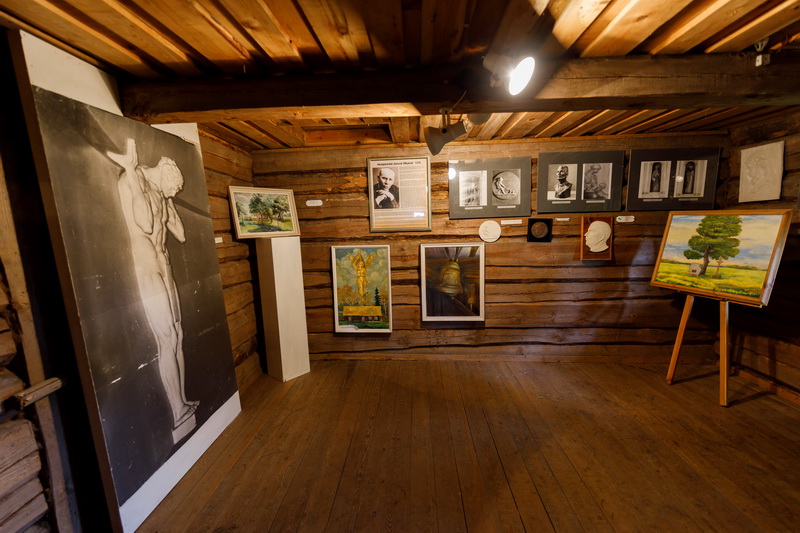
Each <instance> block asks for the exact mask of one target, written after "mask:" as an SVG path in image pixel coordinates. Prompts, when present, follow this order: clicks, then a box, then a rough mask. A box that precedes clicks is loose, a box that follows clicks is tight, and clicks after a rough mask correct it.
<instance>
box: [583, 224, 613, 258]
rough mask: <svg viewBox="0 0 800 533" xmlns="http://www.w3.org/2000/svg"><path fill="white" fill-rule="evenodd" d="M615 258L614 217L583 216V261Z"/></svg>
mask: <svg viewBox="0 0 800 533" xmlns="http://www.w3.org/2000/svg"><path fill="white" fill-rule="evenodd" d="M613 258H614V217H581V261H610V260H611V259H613Z"/></svg>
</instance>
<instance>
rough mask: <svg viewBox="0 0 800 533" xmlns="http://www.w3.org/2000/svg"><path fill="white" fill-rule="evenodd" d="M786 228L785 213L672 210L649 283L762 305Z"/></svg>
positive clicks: (764, 301) (777, 259)
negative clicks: (675, 211)
mask: <svg viewBox="0 0 800 533" xmlns="http://www.w3.org/2000/svg"><path fill="white" fill-rule="evenodd" d="M787 231H788V214H787V213H785V212H778V213H774V212H770V213H769V214H761V213H759V212H757V211H749V212H724V211H722V212H715V213H714V214H696V213H695V214H676V213H673V214H672V215H671V216H670V220H669V222H668V230H667V233H666V235H665V237H664V242H663V243H662V250H661V255H660V257H659V260H658V263H657V264H656V270H655V272H654V274H653V279H652V283H653V284H654V285H660V286H664V287H668V288H675V289H677V290H684V291H686V292H697V293H699V294H705V295H710V296H714V297H719V298H722V299H728V300H732V301H735V300H740V301H743V302H746V303H761V304H765V303H766V300H767V299H768V297H769V289H770V288H771V285H772V277H774V274H775V270H776V268H775V267H776V266H777V262H778V261H779V260H780V251H782V248H783V243H784V241H785V239H786V233H787ZM776 252H777V253H776Z"/></svg>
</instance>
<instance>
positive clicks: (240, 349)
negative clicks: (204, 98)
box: [200, 128, 261, 389]
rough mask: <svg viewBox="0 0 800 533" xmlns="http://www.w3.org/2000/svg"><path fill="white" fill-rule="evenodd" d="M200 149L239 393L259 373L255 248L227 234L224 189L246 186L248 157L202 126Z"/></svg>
mask: <svg viewBox="0 0 800 533" xmlns="http://www.w3.org/2000/svg"><path fill="white" fill-rule="evenodd" d="M200 146H201V148H202V151H203V165H204V167H205V174H206V184H207V186H208V197H209V203H210V206H211V218H212V222H213V226H214V237H215V238H216V240H219V239H222V242H221V243H217V245H216V246H217V258H218V259H219V270H220V276H221V278H222V289H223V296H224V299H225V313H226V315H227V317H228V328H229V330H230V336H231V348H232V349H233V361H234V365H235V369H236V382H237V384H238V386H239V388H240V389H241V388H243V387H245V386H247V385H248V384H249V383H250V382H251V381H252V380H253V378H255V377H256V376H257V375H258V374H259V373H260V372H261V364H260V362H259V356H258V344H259V342H258V340H257V331H258V330H259V327H258V325H257V324H258V318H257V317H258V316H259V311H258V308H257V298H255V297H254V295H257V294H258V290H257V289H256V290H254V289H253V275H252V272H253V270H252V267H253V264H252V261H254V258H255V248H254V246H253V245H252V243H248V242H246V241H244V242H242V241H236V240H234V238H233V235H232V234H231V215H230V207H229V203H228V186H229V185H238V186H252V184H253V173H252V159H251V157H250V156H249V155H248V154H247V153H245V152H244V151H242V150H240V149H237V148H235V147H233V146H231V145H229V144H227V143H225V142H224V141H222V140H220V139H219V138H217V137H215V136H214V135H213V133H211V132H209V131H208V130H204V129H202V128H201V129H200Z"/></svg>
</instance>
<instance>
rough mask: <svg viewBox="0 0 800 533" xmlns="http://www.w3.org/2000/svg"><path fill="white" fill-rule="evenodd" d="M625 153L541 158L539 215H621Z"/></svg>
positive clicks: (539, 165)
mask: <svg viewBox="0 0 800 533" xmlns="http://www.w3.org/2000/svg"><path fill="white" fill-rule="evenodd" d="M624 164H625V152H623V151H602V152H552V153H541V154H539V164H538V167H537V168H538V171H537V193H536V212H537V213H587V212H596V211H619V210H620V207H621V204H622V174H623V166H624Z"/></svg>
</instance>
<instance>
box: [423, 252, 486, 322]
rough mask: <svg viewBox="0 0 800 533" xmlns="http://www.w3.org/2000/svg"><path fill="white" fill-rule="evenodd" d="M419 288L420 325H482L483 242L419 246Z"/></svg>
mask: <svg viewBox="0 0 800 533" xmlns="http://www.w3.org/2000/svg"><path fill="white" fill-rule="evenodd" d="M419 255H420V287H421V291H422V321H423V322H431V321H435V322H439V321H446V322H456V321H457V322H465V321H469V322H476V321H477V322H482V321H484V320H485V317H484V308H485V301H484V283H485V281H484V270H485V267H484V264H485V259H484V245H483V243H482V242H467V243H445V244H421V245H420V253H419Z"/></svg>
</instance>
